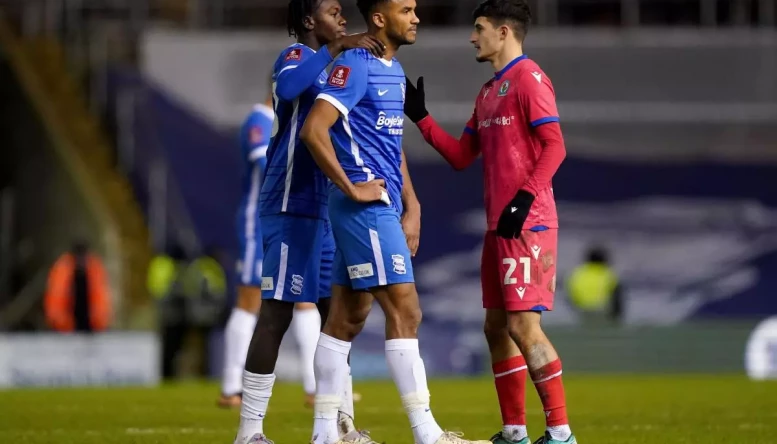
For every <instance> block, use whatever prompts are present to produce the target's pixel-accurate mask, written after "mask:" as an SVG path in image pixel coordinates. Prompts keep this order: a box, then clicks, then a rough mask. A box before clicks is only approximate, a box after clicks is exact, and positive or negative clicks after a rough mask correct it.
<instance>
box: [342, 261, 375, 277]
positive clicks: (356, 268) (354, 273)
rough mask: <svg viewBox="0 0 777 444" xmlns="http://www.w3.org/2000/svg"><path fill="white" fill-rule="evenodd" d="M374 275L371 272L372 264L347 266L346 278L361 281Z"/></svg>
mask: <svg viewBox="0 0 777 444" xmlns="http://www.w3.org/2000/svg"><path fill="white" fill-rule="evenodd" d="M374 274H375V273H374V272H373V271H372V264H370V263H366V264H358V265H349V266H348V277H350V278H351V279H361V278H366V277H370V276H373V275H374Z"/></svg>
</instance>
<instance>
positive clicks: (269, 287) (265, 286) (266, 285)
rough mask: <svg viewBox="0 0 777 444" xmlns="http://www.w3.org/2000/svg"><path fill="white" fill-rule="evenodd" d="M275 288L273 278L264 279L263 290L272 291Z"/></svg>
mask: <svg viewBox="0 0 777 444" xmlns="http://www.w3.org/2000/svg"><path fill="white" fill-rule="evenodd" d="M273 288H275V285H273V282H272V278H271V277H263V278H262V290H272V289H273Z"/></svg>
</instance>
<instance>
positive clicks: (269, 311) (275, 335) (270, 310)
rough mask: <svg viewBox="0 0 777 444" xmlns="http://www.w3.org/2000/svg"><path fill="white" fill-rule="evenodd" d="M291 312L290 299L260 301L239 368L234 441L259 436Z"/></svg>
mask: <svg viewBox="0 0 777 444" xmlns="http://www.w3.org/2000/svg"><path fill="white" fill-rule="evenodd" d="M293 315H294V304H293V303H290V302H282V301H277V300H274V299H267V300H265V301H264V302H263V304H262V308H261V310H260V311H259V320H258V321H257V323H256V331H255V333H254V335H253V337H252V339H251V345H250V346H249V347H248V356H247V358H246V364H245V371H244V372H243V404H242V407H241V409H240V426H239V428H238V439H237V440H236V442H238V443H242V442H245V440H249V441H248V442H250V439H254V438H256V437H263V435H262V434H263V433H264V430H263V429H264V417H265V415H266V414H267V406H268V404H269V403H270V397H271V396H272V388H273V385H274V384H275V374H274V373H273V372H274V371H275V363H276V362H277V360H278V350H279V349H280V347H281V341H282V340H283V335H284V334H286V330H288V328H289V325H290V324H291V320H292V317H293ZM241 440H242V441H241ZM257 442H262V441H257Z"/></svg>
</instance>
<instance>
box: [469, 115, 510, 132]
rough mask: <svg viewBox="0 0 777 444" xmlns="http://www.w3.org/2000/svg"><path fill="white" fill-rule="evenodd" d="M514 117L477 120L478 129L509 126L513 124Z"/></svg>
mask: <svg viewBox="0 0 777 444" xmlns="http://www.w3.org/2000/svg"><path fill="white" fill-rule="evenodd" d="M514 120H515V116H497V117H490V118H488V119H485V120H478V129H481V128H488V127H490V126H491V125H499V126H509V125H512V124H513V121H514Z"/></svg>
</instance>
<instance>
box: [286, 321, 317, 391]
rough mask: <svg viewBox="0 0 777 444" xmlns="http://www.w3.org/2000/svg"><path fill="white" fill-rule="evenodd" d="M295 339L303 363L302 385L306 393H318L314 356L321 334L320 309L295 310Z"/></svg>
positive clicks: (293, 324) (293, 326)
mask: <svg viewBox="0 0 777 444" xmlns="http://www.w3.org/2000/svg"><path fill="white" fill-rule="evenodd" d="M291 329H292V331H293V332H294V339H296V341H297V345H298V346H299V357H300V363H301V365H302V387H303V388H304V389H305V393H307V394H309V395H312V394H314V393H316V375H315V374H313V357H314V356H315V354H316V343H317V342H318V337H319V335H320V334H321V316H320V315H319V314H318V310H316V309H315V308H314V309H312V310H311V309H305V310H294V318H293V319H292V321H291Z"/></svg>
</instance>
